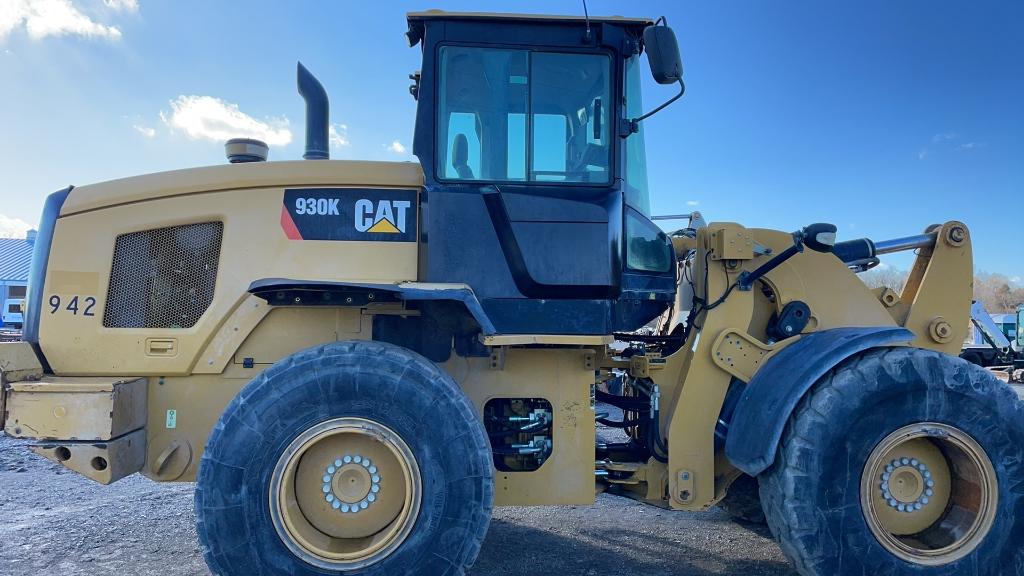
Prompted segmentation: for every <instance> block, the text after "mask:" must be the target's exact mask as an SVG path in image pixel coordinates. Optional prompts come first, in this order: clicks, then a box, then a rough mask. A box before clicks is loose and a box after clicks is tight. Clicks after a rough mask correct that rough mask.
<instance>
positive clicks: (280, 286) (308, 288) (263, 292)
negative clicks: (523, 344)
mask: <svg viewBox="0 0 1024 576" xmlns="http://www.w3.org/2000/svg"><path fill="white" fill-rule="evenodd" d="M332 290H340V291H342V292H352V291H354V292H357V293H358V292H367V291H372V292H382V293H384V294H389V295H392V296H393V297H394V298H397V299H400V300H406V301H415V300H452V301H455V302H462V303H463V304H464V305H465V306H466V309H467V310H468V311H469V313H470V315H472V316H473V319H475V320H476V321H477V324H479V325H480V330H481V332H483V334H484V336H491V335H493V334H496V333H497V331H496V330H495V329H494V324H493V323H492V322H491V319H490V318H488V317H487V313H486V312H484V309H483V307H482V306H481V305H480V301H479V300H477V297H476V294H474V293H473V290H472V288H470V287H469V286H467V285H465V284H434V283H423V282H403V283H401V284H363V283H357V282H330V281H322V280H293V279H289V278H263V279H261V280H256V281H255V282H253V283H252V284H250V285H249V293H250V294H254V295H256V296H259V297H260V298H263V299H264V300H266V301H267V302H269V303H270V304H275V305H282V304H286V302H287V301H288V300H290V298H284V299H282V301H281V302H277V301H276V300H275V296H276V295H277V294H278V293H282V294H288V295H289V296H290V295H291V293H292V292H295V293H299V294H301V293H303V292H315V293H323V292H325V291H327V292H329V291H332ZM337 302H338V301H335V305H337Z"/></svg>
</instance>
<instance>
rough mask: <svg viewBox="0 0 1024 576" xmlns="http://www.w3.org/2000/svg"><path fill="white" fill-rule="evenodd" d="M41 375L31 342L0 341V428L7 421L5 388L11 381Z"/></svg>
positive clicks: (34, 378) (34, 377)
mask: <svg viewBox="0 0 1024 576" xmlns="http://www.w3.org/2000/svg"><path fill="white" fill-rule="evenodd" d="M42 377H43V367H42V365H40V363H39V358H38V357H37V356H36V353H35V350H33V349H32V345H31V344H28V343H27V342H4V343H0V429H3V427H4V424H5V422H6V421H7V402H6V400H7V389H8V388H9V387H10V385H11V383H13V382H22V381H25V380H38V379H40V378H42Z"/></svg>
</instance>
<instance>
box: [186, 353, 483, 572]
mask: <svg viewBox="0 0 1024 576" xmlns="http://www.w3.org/2000/svg"><path fill="white" fill-rule="evenodd" d="M371 455H372V462H371V460H370V456H371ZM335 458H337V460H335ZM378 467H379V470H378ZM321 469H322V470H321ZM321 476H322V478H321ZM493 483H494V480H493V468H492V464H491V451H490V445H489V442H488V439H487V434H486V432H485V430H484V427H483V424H482V422H481V421H480V419H479V418H478V417H477V415H476V412H475V410H474V408H473V406H472V404H471V403H470V402H469V400H468V399H467V398H466V396H465V395H464V394H463V392H462V391H461V390H460V389H459V387H458V386H457V385H456V384H455V382H454V381H453V380H452V379H451V377H450V376H448V375H447V374H445V373H444V372H443V371H441V370H440V369H439V368H438V367H437V366H436V365H434V364H433V363H431V362H430V361H429V360H427V359H426V358H423V357H422V356H420V355H418V354H415V353H413V352H410V351H409V350H406V349H404V348H400V347H398V346H394V345H391V344H384V343H380V342H368V341H359V342H341V343H332V344H328V345H325V346H320V347H316V348H311V349H308V350H304V351H301V352H298V353H296V354H294V355H292V356H290V357H288V358H286V359H284V360H281V361H280V362H278V363H277V364H275V365H274V366H272V367H271V368H269V369H267V370H266V371H264V372H263V373H262V374H261V375H260V376H258V377H256V378H255V379H254V380H253V381H252V382H250V383H249V384H248V385H246V386H245V388H243V389H242V391H241V392H240V393H239V394H238V396H237V397H236V398H235V399H234V400H233V401H232V402H231V404H230V405H229V406H228V408H227V409H226V410H225V412H224V414H223V415H222V416H221V418H220V421H219V422H218V423H217V425H216V426H215V427H214V429H213V431H212V432H211V434H210V438H209V440H208V442H207V446H206V452H205V453H204V455H203V458H202V461H201V463H200V467H199V475H198V478H197V487H196V497H195V500H196V524H197V532H198V534H199V539H200V542H201V543H202V549H203V556H204V557H205V559H206V562H207V564H208V565H209V567H210V570H211V571H212V572H213V573H214V574H218V575H222V576H253V575H267V576H269V575H272V574H275V575H276V574H290V575H300V576H307V575H327V574H360V575H370V576H384V575H387V576H392V575H410V576H411V575H413V574H416V575H421V574H422V575H459V574H463V573H464V570H465V569H466V568H467V567H468V566H470V565H471V564H472V563H473V561H474V560H475V559H476V557H477V554H478V553H479V551H480V545H481V542H482V541H483V538H484V535H485V533H486V531H487V527H488V524H489V522H490V515H491V507H492V501H493V495H494V484H493ZM321 488H322V491H321ZM349 509H350V510H349Z"/></svg>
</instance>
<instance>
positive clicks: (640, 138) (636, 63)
mask: <svg viewBox="0 0 1024 576" xmlns="http://www.w3.org/2000/svg"><path fill="white" fill-rule="evenodd" d="M640 74H641V70H640V56H633V57H631V58H630V59H629V60H626V90H625V94H626V118H636V117H638V116H640V115H642V114H643V113H644V111H643V102H642V98H641V97H640ZM638 128H639V131H637V132H636V133H635V134H632V135H630V136H629V138H626V177H625V179H624V180H625V185H626V203H627V204H629V205H630V206H632V207H633V208H635V209H636V210H637V211H638V212H640V213H641V214H643V215H644V216H647V217H648V218H649V217H650V216H651V199H650V196H649V194H648V192H647V150H646V149H645V147H644V123H643V122H640V125H639V127H638Z"/></svg>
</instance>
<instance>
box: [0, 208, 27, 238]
mask: <svg viewBox="0 0 1024 576" xmlns="http://www.w3.org/2000/svg"><path fill="white" fill-rule="evenodd" d="M31 229H32V225H31V224H29V223H28V222H25V221H24V220H20V219H18V218H11V217H10V216H4V215H3V214H0V238H24V237H25V232H28V231H29V230H31Z"/></svg>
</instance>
